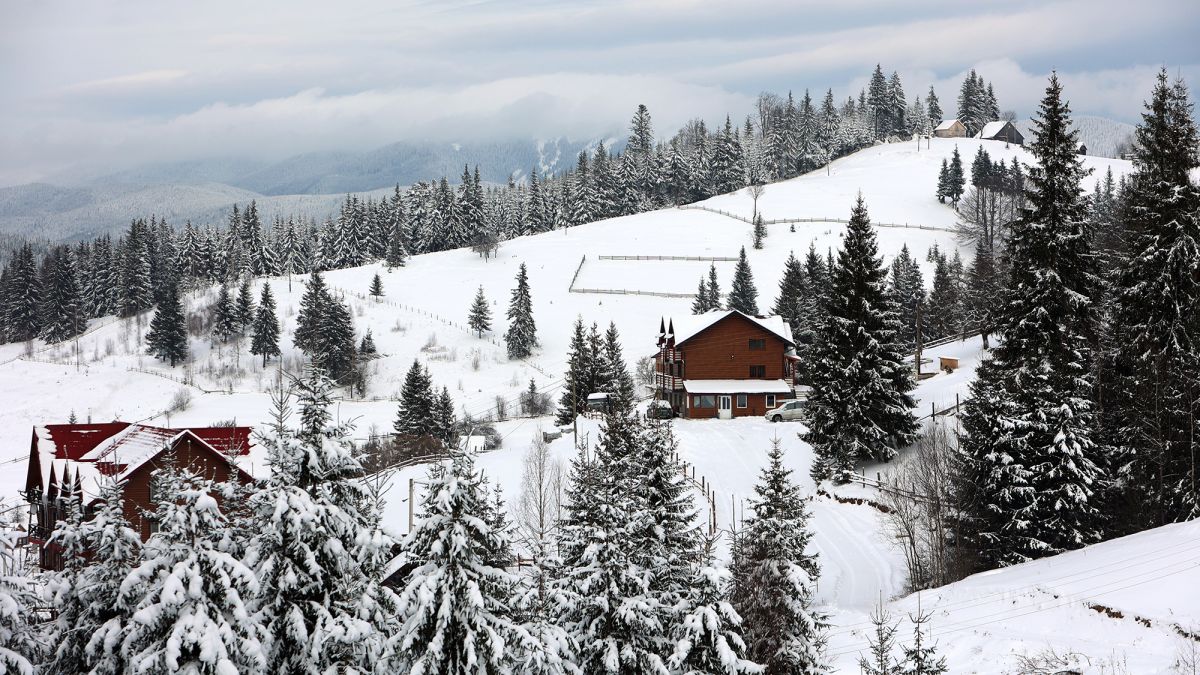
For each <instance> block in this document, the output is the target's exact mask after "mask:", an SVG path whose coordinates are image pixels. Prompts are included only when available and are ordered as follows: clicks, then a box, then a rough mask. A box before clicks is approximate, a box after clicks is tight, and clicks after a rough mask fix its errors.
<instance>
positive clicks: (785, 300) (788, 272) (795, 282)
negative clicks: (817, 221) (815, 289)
mask: <svg viewBox="0 0 1200 675" xmlns="http://www.w3.org/2000/svg"><path fill="white" fill-rule="evenodd" d="M808 294H809V291H808V282H807V281H806V280H805V278H804V267H803V266H802V265H801V264H800V261H799V260H798V259H797V258H796V254H795V253H788V259H787V261H785V262H784V263H783V278H781V279H780V280H779V297H777V298H775V306H774V307H772V308H771V312H772V313H774V314H775V315H776V316H779V317H781V318H782V319H783V320H784V321H786V322H787V324H788V326H789V327H790V328H791V329H792V336H793V337H795V336H796V335H797V334H799V332H800V323H801V320H802V319H805V320H807V319H809V317H807V316H804V315H803V314H802V312H803V306H804V303H805V301H806V300H807V299H808Z"/></svg>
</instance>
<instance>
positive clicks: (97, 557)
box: [77, 480, 142, 675]
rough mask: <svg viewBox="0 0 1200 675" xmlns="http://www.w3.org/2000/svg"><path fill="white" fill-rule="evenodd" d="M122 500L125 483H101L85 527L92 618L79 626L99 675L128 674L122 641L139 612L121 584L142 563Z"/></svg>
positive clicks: (85, 586) (139, 542) (136, 536)
mask: <svg viewBox="0 0 1200 675" xmlns="http://www.w3.org/2000/svg"><path fill="white" fill-rule="evenodd" d="M124 495H125V484H124V483H122V482H118V481H116V480H106V481H104V482H102V483H101V487H100V494H99V495H98V496H99V503H100V507H99V508H98V509H97V510H96V513H95V515H93V516H92V519H91V520H88V521H84V524H83V527H84V528H86V533H85V536H84V538H85V540H86V541H87V543H88V547H89V550H90V551H91V552H92V556H93V557H92V560H93V561H94V562H93V563H92V564H91V565H89V566H88V567H86V569H85V570H84V575H85V578H84V580H83V582H82V583H81V584H80V585H79V590H80V592H83V593H86V596H85V597H86V599H87V600H88V613H87V614H84V615H82V616H81V617H80V618H79V619H78V621H77V623H78V624H79V626H80V629H81V631H82V632H87V633H90V638H89V639H88V640H87V641H86V643H85V645H86V646H85V650H86V653H87V659H88V664H89V665H90V666H91V668H92V670H91V672H93V673H96V674H97V675H122V674H123V673H125V672H126V665H127V662H126V660H125V657H124V655H123V653H122V651H121V640H122V636H123V634H124V631H125V627H126V626H127V625H128V624H129V623H130V622H131V620H132V616H133V611H134V609H135V608H134V607H133V606H131V605H129V604H127V603H126V602H125V601H124V600H123V598H122V594H121V584H122V583H124V581H125V579H126V578H127V577H128V576H129V574H130V572H132V571H133V568H134V566H135V565H136V564H138V562H139V561H140V559H141V551H142V538H141V536H140V535H139V534H138V533H137V532H135V531H134V530H133V528H132V527H130V525H129V521H127V520H126V519H125V499H124ZM84 626H86V628H84Z"/></svg>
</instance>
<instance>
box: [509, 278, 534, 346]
mask: <svg viewBox="0 0 1200 675" xmlns="http://www.w3.org/2000/svg"><path fill="white" fill-rule="evenodd" d="M504 343H505V345H507V347H508V358H510V359H514V360H516V359H525V358H528V357H529V356H530V355H531V354H533V350H534V349H535V348H536V347H537V346H538V340H537V325H536V324H535V323H534V321H533V300H532V298H531V297H530V294H529V273H528V272H527V271H526V269H525V263H521V267H520V269H519V270H518V271H517V285H516V287H515V288H513V292H512V299H511V300H510V301H509V304H508V331H507V332H506V333H505V334H504Z"/></svg>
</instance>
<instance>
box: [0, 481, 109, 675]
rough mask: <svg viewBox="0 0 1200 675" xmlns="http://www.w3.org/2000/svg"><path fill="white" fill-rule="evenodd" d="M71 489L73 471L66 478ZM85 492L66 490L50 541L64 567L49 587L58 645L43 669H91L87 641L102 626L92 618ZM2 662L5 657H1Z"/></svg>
mask: <svg viewBox="0 0 1200 675" xmlns="http://www.w3.org/2000/svg"><path fill="white" fill-rule="evenodd" d="M63 483H64V487H65V489H66V490H71V485H72V482H71V479H70V475H69V474H68V475H67V476H66V479H65V480H64V481H63ZM81 498H82V495H81V494H79V493H76V492H74V491H70V492H68V493H67V494H66V498H65V499H64V500H63V504H64V505H65V508H64V509H63V511H62V512H60V513H61V514H62V515H61V520H59V521H58V522H57V523H55V527H54V531H53V532H52V533H51V534H50V542H49V543H50V544H51V545H53V546H55V547H57V550H58V552H59V555H60V560H61V564H62V569H61V570H59V571H57V572H55V573H53V574H52V575H51V576H50V583H49V584H48V590H49V592H50V597H51V605H52V606H53V608H54V614H55V616H54V622H53V623H52V624H51V626H50V628H49V631H48V637H49V638H50V639H49V640H48V642H49V643H50V644H51V645H53V646H54V648H53V650H52V651H51V653H50V654H48V655H47V660H46V662H45V663H43V664H42V665H41V667H42V670H43V672H50V673H82V672H87V671H89V670H90V669H91V664H90V663H89V662H88V657H87V650H86V647H87V642H88V639H89V638H91V636H92V633H93V632H94V631H95V630H96V629H97V628H99V626H98V625H96V624H95V622H94V621H92V620H91V618H92V601H91V598H90V597H89V593H90V590H91V589H90V588H88V585H87V581H86V579H85V576H84V575H85V573H86V570H87V564H88V560H87V557H88V553H89V551H88V546H89V541H88V532H87V531H86V530H85V528H84V525H83V507H82V505H81V503H80V502H81ZM0 663H2V661H0Z"/></svg>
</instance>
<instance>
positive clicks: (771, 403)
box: [767, 394, 775, 408]
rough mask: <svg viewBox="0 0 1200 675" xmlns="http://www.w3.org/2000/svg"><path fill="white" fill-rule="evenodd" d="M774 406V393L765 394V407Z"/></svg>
mask: <svg viewBox="0 0 1200 675" xmlns="http://www.w3.org/2000/svg"><path fill="white" fill-rule="evenodd" d="M774 407H775V394H767V408H774Z"/></svg>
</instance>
